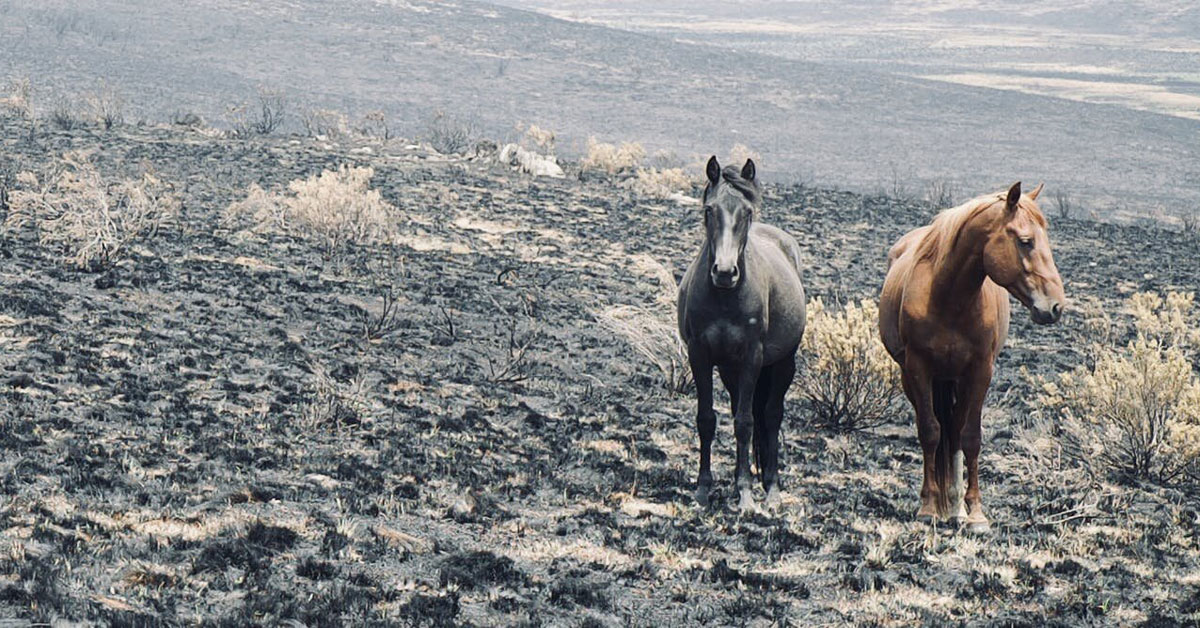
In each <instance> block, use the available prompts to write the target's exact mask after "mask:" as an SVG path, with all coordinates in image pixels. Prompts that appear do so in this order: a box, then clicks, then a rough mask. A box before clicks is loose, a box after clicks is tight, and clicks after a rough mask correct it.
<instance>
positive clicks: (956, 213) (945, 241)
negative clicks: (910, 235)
mask: <svg viewBox="0 0 1200 628" xmlns="http://www.w3.org/2000/svg"><path fill="white" fill-rule="evenodd" d="M1006 198H1007V194H1006V193H1005V192H999V193H995V194H984V195H983V196H977V197H975V198H973V199H971V200H969V201H967V202H965V203H963V204H962V205H958V206H956V207H951V208H950V209H944V210H942V211H941V212H940V213H938V215H937V216H935V217H934V218H933V222H931V223H929V230H928V231H926V232H925V235H924V237H922V238H921V241H920V242H919V243H917V248H916V255H917V259H918V260H922V261H932V262H934V263H935V264H938V265H940V264H941V262H942V261H943V260H944V259H945V258H946V256H947V255H948V254H949V253H950V251H952V250H954V246H955V244H957V243H958V236H959V235H961V234H962V231H963V228H964V227H966V225H967V223H969V222H971V221H972V220H974V219H975V217H976V216H978V215H979V214H982V213H983V212H985V211H987V210H989V209H991V208H992V207H995V206H996V205H997V204H1000V206H1001V207H1003V204H1004V202H1005V199H1006ZM1017 211H1018V212H1021V213H1024V214H1026V215H1027V216H1028V217H1029V218H1030V219H1031V220H1033V221H1034V222H1035V223H1037V224H1038V225H1040V226H1041V227H1042V228H1045V227H1046V217H1045V216H1044V215H1043V214H1042V212H1041V210H1040V209H1038V207H1037V205H1036V204H1034V202H1033V201H1032V200H1030V199H1028V198H1027V197H1025V196H1024V195H1022V196H1021V200H1020V202H1019V203H1018V204H1017Z"/></svg>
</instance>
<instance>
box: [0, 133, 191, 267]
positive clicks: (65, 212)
mask: <svg viewBox="0 0 1200 628" xmlns="http://www.w3.org/2000/svg"><path fill="white" fill-rule="evenodd" d="M17 180H18V188H17V189H16V190H14V191H13V192H12V193H11V201H10V203H11V209H10V211H9V214H8V216H7V218H6V220H5V226H6V228H10V229H20V228H25V227H31V228H33V229H34V230H35V231H36V232H37V235H38V241H39V243H40V244H41V245H42V246H45V247H47V248H52V249H54V250H56V251H57V252H58V253H59V254H60V255H61V256H62V259H63V261H64V262H66V263H67V264H68V265H70V266H74V267H76V268H81V269H92V270H95V269H99V268H104V267H107V266H110V265H112V264H113V263H114V262H116V261H117V260H119V259H121V258H122V256H123V255H124V254H125V253H126V252H127V251H128V249H129V247H130V245H132V244H134V243H135V242H139V241H145V240H150V239H153V238H154V237H155V236H156V235H157V234H158V232H159V230H160V229H161V228H162V227H163V226H164V225H165V224H166V223H167V222H169V221H170V220H172V219H173V218H175V217H176V216H177V215H178V211H179V201H178V200H177V199H176V198H175V196H174V193H173V190H172V188H171V186H170V185H168V184H167V183H165V182H163V181H162V180H161V179H159V178H158V177H156V176H155V175H154V174H153V173H152V172H147V173H145V174H143V175H142V178H141V179H140V180H134V179H126V180H123V181H119V182H116V183H111V184H110V183H107V182H106V181H105V180H104V178H103V177H102V176H101V174H100V171H99V170H97V169H96V167H95V165H94V164H92V163H91V161H90V160H89V156H88V155H87V154H86V153H81V152H68V153H66V154H65V155H63V158H62V159H61V160H60V161H59V162H58V163H57V164H56V165H55V166H54V167H53V168H52V169H51V170H50V171H49V172H48V173H47V174H45V175H44V176H42V177H40V178H39V177H38V176H37V175H35V174H33V173H29V172H24V173H21V174H20V175H18V177H17Z"/></svg>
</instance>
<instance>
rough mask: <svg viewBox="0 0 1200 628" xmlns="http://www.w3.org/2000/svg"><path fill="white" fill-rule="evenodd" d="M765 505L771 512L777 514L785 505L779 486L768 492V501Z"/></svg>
mask: <svg viewBox="0 0 1200 628" xmlns="http://www.w3.org/2000/svg"><path fill="white" fill-rule="evenodd" d="M763 505H765V506H766V507H767V510H768V511H769V512H776V511H778V510H779V507H780V506H782V505H783V496H782V495H781V494H780V492H779V487H778V486H772V487H771V490H769V491H767V499H766V501H764V502H763Z"/></svg>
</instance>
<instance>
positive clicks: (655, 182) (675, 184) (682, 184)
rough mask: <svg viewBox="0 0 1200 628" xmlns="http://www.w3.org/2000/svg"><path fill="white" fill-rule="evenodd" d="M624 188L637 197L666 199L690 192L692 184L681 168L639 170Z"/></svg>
mask: <svg viewBox="0 0 1200 628" xmlns="http://www.w3.org/2000/svg"><path fill="white" fill-rule="evenodd" d="M626 186H627V187H628V188H629V189H630V190H632V191H633V193H634V194H637V195H639V196H646V197H649V198H656V199H666V198H671V197H673V196H675V195H677V194H686V193H688V192H690V191H691V190H692V186H693V182H692V179H691V177H689V176H688V175H687V173H686V172H684V171H683V169H682V168H663V169H661V170H660V169H658V168H639V169H638V171H637V175H636V176H635V177H634V178H632V179H630V180H629V181H628V182H627V183H626Z"/></svg>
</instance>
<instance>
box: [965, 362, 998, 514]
mask: <svg viewBox="0 0 1200 628" xmlns="http://www.w3.org/2000/svg"><path fill="white" fill-rule="evenodd" d="M991 384H992V365H991V364H988V363H985V364H983V365H981V366H979V367H977V368H976V369H975V372H973V373H971V374H970V375H969V377H967V378H965V379H964V384H963V386H962V394H961V396H960V399H962V401H963V404H964V405H965V406H966V410H965V412H966V414H965V416H964V417H963V423H962V426H963V429H962V438H961V443H962V451H963V458H964V461H965V462H966V467H967V491H966V494H965V495H964V499H963V501H965V502H966V510H967V512H966V520H965V523H966V527H967V531H968V532H972V533H975V534H983V533H987V532H990V531H991V525H990V524H989V523H988V519H987V516H986V515H984V514H983V496H982V494H981V493H980V490H979V450H980V448H981V445H982V442H983V420H982V417H983V401H984V399H985V398H986V397H987V391H988V387H989V386H991Z"/></svg>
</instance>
